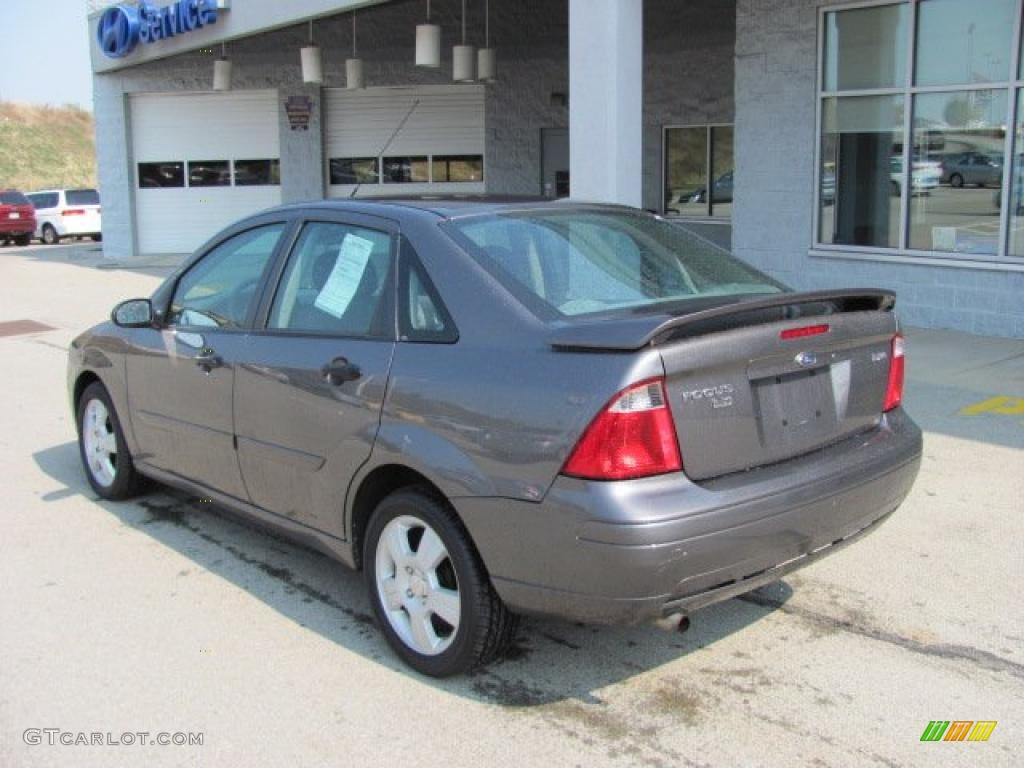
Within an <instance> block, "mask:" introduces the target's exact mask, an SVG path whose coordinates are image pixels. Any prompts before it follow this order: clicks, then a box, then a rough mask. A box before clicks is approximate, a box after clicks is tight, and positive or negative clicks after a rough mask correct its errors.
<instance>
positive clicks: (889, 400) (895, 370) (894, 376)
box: [882, 333, 904, 411]
mask: <svg viewBox="0 0 1024 768" xmlns="http://www.w3.org/2000/svg"><path fill="white" fill-rule="evenodd" d="M903 360H904V358H903V334H902V333H897V334H896V335H895V336H893V339H892V354H891V355H890V357H889V384H888V386H886V388H885V405H884V406H883V408H882V410H883V411H891V410H892V409H893V408H896V407H898V406H899V404H900V403H901V402H903V373H904V364H903Z"/></svg>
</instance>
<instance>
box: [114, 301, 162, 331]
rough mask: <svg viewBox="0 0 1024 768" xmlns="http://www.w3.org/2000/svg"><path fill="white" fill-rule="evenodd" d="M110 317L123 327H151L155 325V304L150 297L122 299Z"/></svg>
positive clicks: (115, 323)
mask: <svg viewBox="0 0 1024 768" xmlns="http://www.w3.org/2000/svg"><path fill="white" fill-rule="evenodd" d="M110 319H111V320H112V321H113V323H114V325H119V326H120V327H122V328H149V327H150V326H151V325H153V304H152V303H151V302H150V300H149V299H129V300H128V301H122V302H121V303H120V304H118V305H117V306H116V307H114V311H113V312H111V313H110Z"/></svg>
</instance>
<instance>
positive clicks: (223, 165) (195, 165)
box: [188, 160, 231, 187]
mask: <svg viewBox="0 0 1024 768" xmlns="http://www.w3.org/2000/svg"><path fill="white" fill-rule="evenodd" d="M188 185H189V186H190V187H230V186H231V163H229V162H228V161H227V160H189V162H188Z"/></svg>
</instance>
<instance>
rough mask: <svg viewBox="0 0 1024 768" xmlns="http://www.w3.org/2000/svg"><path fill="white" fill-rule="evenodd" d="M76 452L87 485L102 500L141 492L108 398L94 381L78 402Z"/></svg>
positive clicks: (140, 480) (124, 497)
mask: <svg viewBox="0 0 1024 768" xmlns="http://www.w3.org/2000/svg"><path fill="white" fill-rule="evenodd" d="M78 449H79V454H80V456H81V457H82V465H83V466H84V467H85V476H86V478H87V479H88V481H89V485H91V486H92V489H93V490H94V491H96V493H97V494H99V495H100V496H102V497H103V498H104V499H111V500H120V499H127V498H129V497H131V496H134V495H136V494H137V493H138V492H139V491H141V490H142V488H143V486H144V484H145V479H144V478H143V477H142V475H140V474H139V473H138V472H136V471H135V464H134V463H133V462H132V457H131V456H130V455H129V453H128V446H127V445H126V444H125V441H124V432H123V431H122V430H121V422H120V421H119V420H118V418H117V413H116V412H115V411H114V405H113V403H112V402H111V401H110V395H109V394H108V393H107V389H106V387H104V386H103V385H102V384H100V383H99V382H98V381H96V382H93V383H92V384H90V385H89V386H88V387H86V388H85V391H84V392H83V393H82V397H81V399H79V401H78Z"/></svg>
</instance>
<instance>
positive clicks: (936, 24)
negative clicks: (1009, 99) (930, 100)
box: [915, 0, 1017, 85]
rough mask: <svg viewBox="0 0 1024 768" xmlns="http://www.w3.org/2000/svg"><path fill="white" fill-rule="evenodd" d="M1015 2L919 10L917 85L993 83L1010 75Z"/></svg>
mask: <svg viewBox="0 0 1024 768" xmlns="http://www.w3.org/2000/svg"><path fill="white" fill-rule="evenodd" d="M1016 5H1017V3H1016V2H1015V0H970V2H967V3H965V2H964V1H963V0H924V1H923V2H921V3H920V5H919V6H918V20H917V66H916V68H915V72H916V78H917V84H918V85H950V84H958V83H992V82H997V81H999V80H1006V79H1007V78H1008V77H1009V74H1010V49H1011V44H1010V40H1011V38H1012V35H1013V16H1014V10H1015V9H1016Z"/></svg>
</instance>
